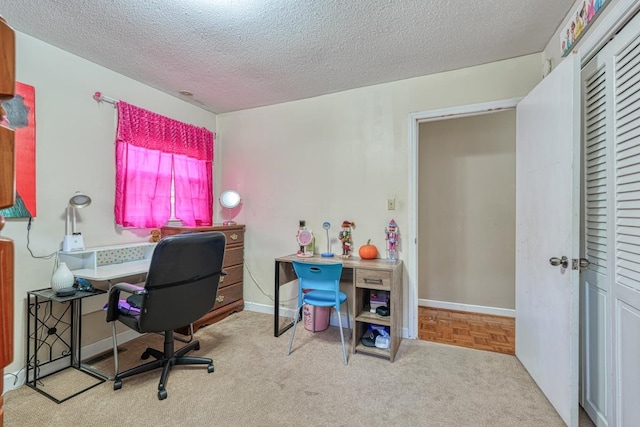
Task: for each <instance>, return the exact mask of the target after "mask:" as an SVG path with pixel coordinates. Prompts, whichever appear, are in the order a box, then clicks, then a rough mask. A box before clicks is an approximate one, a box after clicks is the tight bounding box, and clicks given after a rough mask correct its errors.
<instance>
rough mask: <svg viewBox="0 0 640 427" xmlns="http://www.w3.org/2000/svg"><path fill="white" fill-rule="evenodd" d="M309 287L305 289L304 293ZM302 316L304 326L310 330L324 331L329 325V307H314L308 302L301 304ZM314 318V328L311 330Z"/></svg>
mask: <svg viewBox="0 0 640 427" xmlns="http://www.w3.org/2000/svg"><path fill="white" fill-rule="evenodd" d="M307 291H309V289H305V290H304V292H305V293H306V292H307ZM302 316H303V320H304V328H305V329H306V330H307V331H311V332H320V331H324V330H325V329H327V328H328V327H329V318H330V317H331V307H316V306H313V305H309V304H304V305H303V306H302ZM314 318H315V327H316V328H315V330H313V320H314Z"/></svg>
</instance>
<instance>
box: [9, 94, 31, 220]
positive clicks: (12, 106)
mask: <svg viewBox="0 0 640 427" xmlns="http://www.w3.org/2000/svg"><path fill="white" fill-rule="evenodd" d="M2 106H3V107H4V110H5V111H6V115H3V116H2V117H0V123H2V125H4V126H6V127H8V128H11V129H13V131H14V133H15V138H14V140H15V152H16V202H15V205H13V206H12V207H10V208H6V209H0V215H2V216H4V217H5V218H30V217H35V216H36V103H35V88H34V87H33V86H30V85H27V84H24V83H20V82H16V95H15V96H14V97H13V98H12V99H11V100H9V101H4V102H3V103H2Z"/></svg>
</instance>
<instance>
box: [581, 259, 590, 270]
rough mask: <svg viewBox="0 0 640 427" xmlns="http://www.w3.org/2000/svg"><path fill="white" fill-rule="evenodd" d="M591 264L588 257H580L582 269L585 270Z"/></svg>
mask: <svg viewBox="0 0 640 427" xmlns="http://www.w3.org/2000/svg"><path fill="white" fill-rule="evenodd" d="M589 264H591V263H590V262H589V260H588V259H586V258H580V261H579V265H580V270H584V269H585V268H587V267H589Z"/></svg>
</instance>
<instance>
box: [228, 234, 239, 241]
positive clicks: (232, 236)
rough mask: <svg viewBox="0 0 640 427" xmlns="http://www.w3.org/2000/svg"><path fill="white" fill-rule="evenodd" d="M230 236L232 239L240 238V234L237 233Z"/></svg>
mask: <svg viewBox="0 0 640 427" xmlns="http://www.w3.org/2000/svg"><path fill="white" fill-rule="evenodd" d="M229 237H231V240H238V235H237V234H236V233H233V234H232V235H230V236H229Z"/></svg>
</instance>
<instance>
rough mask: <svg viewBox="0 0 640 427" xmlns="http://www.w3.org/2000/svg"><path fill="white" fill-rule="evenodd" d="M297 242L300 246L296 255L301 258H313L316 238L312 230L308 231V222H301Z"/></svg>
mask: <svg viewBox="0 0 640 427" xmlns="http://www.w3.org/2000/svg"><path fill="white" fill-rule="evenodd" d="M296 240H297V241H298V245H299V249H298V252H297V253H296V255H297V256H299V257H312V256H313V251H314V247H315V238H314V237H313V233H312V232H311V230H307V222H306V221H305V220H303V219H301V220H300V222H299V226H298V233H296Z"/></svg>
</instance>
